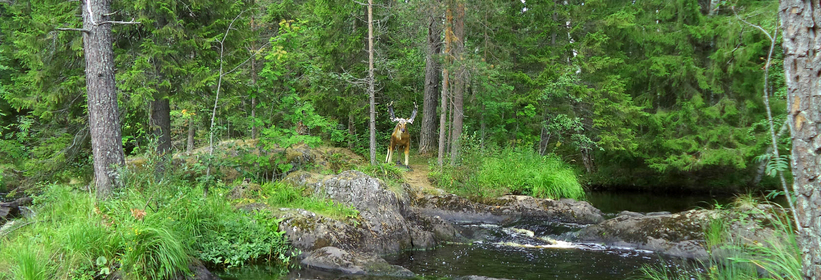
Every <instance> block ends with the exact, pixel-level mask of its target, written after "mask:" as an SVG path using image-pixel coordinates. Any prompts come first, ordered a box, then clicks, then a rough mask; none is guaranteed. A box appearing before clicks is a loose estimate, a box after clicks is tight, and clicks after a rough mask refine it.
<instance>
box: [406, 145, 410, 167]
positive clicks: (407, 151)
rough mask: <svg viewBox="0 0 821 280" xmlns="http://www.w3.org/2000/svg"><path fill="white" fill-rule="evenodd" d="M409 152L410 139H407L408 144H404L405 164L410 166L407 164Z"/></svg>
mask: <svg viewBox="0 0 821 280" xmlns="http://www.w3.org/2000/svg"><path fill="white" fill-rule="evenodd" d="M409 152H410V141H408V144H407V145H405V166H410V165H408V153H409Z"/></svg>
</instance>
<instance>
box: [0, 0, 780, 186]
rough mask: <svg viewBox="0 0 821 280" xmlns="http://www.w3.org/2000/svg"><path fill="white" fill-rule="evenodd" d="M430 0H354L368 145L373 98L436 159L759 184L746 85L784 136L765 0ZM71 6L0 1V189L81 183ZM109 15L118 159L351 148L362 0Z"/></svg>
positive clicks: (79, 63)
mask: <svg viewBox="0 0 821 280" xmlns="http://www.w3.org/2000/svg"><path fill="white" fill-rule="evenodd" d="M440 2H441V1H406V2H393V1H385V2H384V3H379V2H378V1H377V3H375V4H374V5H375V6H374V7H375V8H374V9H373V13H374V15H373V18H374V31H373V32H374V35H373V36H374V45H373V48H374V57H373V59H374V63H373V65H374V84H375V88H374V95H375V104H376V110H375V113H376V118H375V127H376V129H375V133H376V139H378V141H376V143H375V145H376V150H377V151H379V152H380V154H381V153H384V152H385V151H386V150H387V145H388V141H387V139H388V138H389V135H390V133H391V132H392V127H393V124H392V123H391V122H390V119H389V117H388V112H387V107H386V106H387V104H388V103H390V102H394V104H396V106H395V107H396V110H397V115H398V116H399V117H405V118H407V117H408V116H409V115H410V111H411V109H412V106H413V104H414V103H416V104H418V105H419V108H420V109H419V117H418V118H417V121H416V123H414V124H413V125H412V126H411V130H412V131H413V132H414V133H413V136H412V137H413V139H412V140H413V141H411V143H412V144H411V145H412V146H413V150H414V151H418V152H419V153H420V154H434V155H435V154H437V153H438V152H439V149H438V147H439V145H440V143H439V136H438V135H439V134H440V133H441V132H440V131H442V132H444V133H446V134H448V135H447V137H445V142H443V143H444V146H445V149H444V150H442V151H443V152H444V153H445V154H446V155H445V158H446V159H448V160H449V162H452V163H454V164H458V162H459V160H460V158H459V156H458V155H459V149H460V148H459V147H460V145H459V144H460V143H458V142H460V141H467V142H476V143H478V144H479V145H482V146H484V145H495V146H501V147H507V146H521V147H527V148H530V149H532V150H533V151H535V152H537V153H539V154H542V155H545V154H555V155H558V156H559V157H561V159H562V160H563V161H565V162H568V163H570V164H571V165H573V166H574V167H575V168H576V169H577V170H578V171H579V174H580V176H581V178H583V181H584V183H585V184H586V185H587V186H590V187H595V188H608V189H612V188H615V189H624V188H638V189H647V190H659V189H664V190H667V189H673V190H687V191H693V190H699V191H708V192H709V191H716V192H732V191H739V190H749V189H758V188H767V186H770V187H772V186H773V185H774V184H775V182H776V181H774V180H773V181H768V180H769V178H768V177H767V176H762V175H763V173H764V172H763V171H764V168H761V167H762V166H763V164H762V161H756V158H757V157H759V156H762V155H768V154H771V150H772V149H771V148H768V147H771V145H769V144H768V143H769V142H768V141H769V134H768V133H769V127H768V125H767V114H766V110H765V104H764V99H763V95H762V92H764V91H765V90H766V91H767V92H768V93H769V94H770V95H771V96H770V106H771V107H772V110H773V118H774V122H775V127H776V131H779V130H780V134H779V135H781V136H782V137H781V138H780V140H779V141H780V142H779V143H780V145H781V146H780V149H783V150H782V154H783V153H784V152H788V149H789V148H788V146H789V135H788V133H786V134H785V133H784V130H785V129H779V128H781V127H782V124H783V123H784V120H785V116H784V112H785V105H784V104H785V99H786V97H785V94H786V93H785V92H786V91H785V87H784V78H783V76H784V75H783V72H782V71H769V72H766V71H765V69H764V68H765V66H766V65H772V67H773V68H776V69H780V68H779V67H780V66H781V65H782V62H781V61H782V58H781V57H782V56H783V51H781V49H780V43H777V44H775V45H774V48H775V49H774V50H773V52H772V55H770V54H769V52H770V46H771V42H770V37H771V36H773V35H775V37H776V40H778V39H777V38H778V30H777V29H776V27H777V19H778V17H777V14H776V11H777V5H778V3H777V2H776V1H750V2H744V1H741V2H738V3H730V2H727V3H725V2H718V1H632V2H631V1H583V2H579V3H570V2H568V3H560V2H555V1H525V3H522V2H518V1H475V2H474V1H466V2H464V3H461V2H460V3H459V4H458V5H457V6H454V8H450V7H449V6H447V7H446V6H445V4H443V3H440ZM79 7H80V5H79V3H76V2H62V1H57V2H50V1H45V2H36V1H11V2H5V3H3V4H2V6H0V9H2V10H0V12H2V17H3V20H2V22H3V23H2V34H1V35H0V36H2V37H0V38H1V39H2V53H1V54H2V56H0V59H1V60H0V65H2V68H0V71H2V76H0V85H2V96H3V98H2V100H0V108H2V120H3V122H2V128H3V131H2V133H3V134H2V135H3V136H2V139H0V141H2V142H0V147H2V149H0V151H2V154H3V156H2V157H0V158H2V163H0V170H2V171H3V172H2V174H3V177H2V178H3V179H2V182H4V184H5V185H11V186H16V185H19V184H30V183H31V182H38V181H42V180H46V179H47V180H48V181H67V180H70V178H83V179H84V180H88V179H89V178H90V172H89V170H90V169H89V166H90V165H89V164H90V158H89V157H90V145H89V139H90V138H89V129H88V123H87V118H86V116H87V108H86V107H87V104H86V103H85V102H84V95H85V92H86V91H85V90H84V85H85V75H84V60H83V52H82V47H83V44H82V35H81V34H80V32H77V31H65V30H60V28H63V29H65V28H77V27H79V26H81V24H82V18H81V17H80V16H79V15H80V10H79ZM111 10H112V11H117V14H116V15H115V16H113V18H114V19H117V20H123V21H129V20H132V21H134V22H139V23H140V24H128V25H114V26H113V27H112V32H113V34H114V35H113V38H112V40H113V41H114V42H113V44H114V45H113V46H114V48H113V50H114V53H115V58H114V61H113V63H114V68H115V69H116V90H117V96H118V105H119V109H120V112H119V116H120V119H121V123H122V125H121V128H122V137H123V140H122V142H123V147H124V148H125V151H126V154H127V155H134V154H137V153H139V151H141V150H142V149H146V147H149V146H151V144H150V143H152V141H156V142H155V145H157V146H159V147H160V149H164V150H171V149H173V150H174V151H187V150H191V149H193V148H195V147H201V146H204V145H207V144H208V143H209V141H221V140H226V139H240V138H261V139H264V141H279V140H281V139H280V138H287V137H289V136H290V134H289V133H290V132H289V131H293V129H294V127H295V126H296V124H297V123H298V122H300V121H301V122H302V123H303V124H304V125H306V126H307V127H308V128H309V129H310V130H311V132H312V133H311V134H312V135H320V136H322V141H325V142H326V143H328V144H329V145H335V146H344V147H349V148H350V149H352V150H353V151H355V152H356V153H358V154H361V155H366V156H367V155H368V148H369V138H368V136H369V133H368V132H369V126H368V125H369V123H368V121H369V102H368V101H369V100H368V92H367V91H368V86H367V84H368V81H367V80H368V49H367V32H368V28H367V11H366V9H365V6H363V5H362V3H357V2H354V1H272V2H269V3H266V2H254V1H250V2H249V1H236V2H221V3H211V2H199V1H194V2H190V3H189V2H180V1H170V2H165V1H147V2H134V3H133V5H132V4H131V3H127V4H126V3H121V2H118V1H114V2H113V3H112V7H111ZM446 13H447V16H446ZM446 17H447V18H446ZM446 26H447V28H446ZM451 26H452V27H451ZM445 29H447V30H445ZM443 34H448V35H447V36H445V35H443ZM451 34H452V35H451ZM768 61H769V64H767V63H768ZM443 73H447V75H446V76H447V77H448V81H443V80H444V79H443ZM765 74H766V75H767V77H765ZM765 78H766V79H765ZM765 81H766V84H765ZM443 84H445V85H446V87H447V88H446V90H447V93H448V94H447V95H446V99H445V101H444V102H441V96H442V87H443ZM218 94H219V96H218ZM441 104H446V107H447V108H444V109H441ZM453 112H457V114H453ZM443 113H444V114H445V118H446V119H445V122H444V124H445V128H444V129H441V130H440V115H441V114H443ZM454 134H455V135H456V136H455V137H454V136H453V135H454ZM212 135H213V139H212V137H211V136H212ZM158 136H159V137H158ZM266 138H267V139H266ZM214 139H216V140H214ZM454 140H459V141H454ZM454 144H456V145H454ZM450 155H453V156H450Z"/></svg>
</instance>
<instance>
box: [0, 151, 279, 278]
mask: <svg viewBox="0 0 821 280" xmlns="http://www.w3.org/2000/svg"><path fill="white" fill-rule="evenodd" d="M181 177H182V176H179V175H178V174H173V173H169V174H157V173H155V171H154V169H153V166H151V167H146V168H145V169H125V170H122V171H121V178H123V182H124V188H122V189H120V190H118V191H116V192H115V193H114V197H113V198H112V199H109V200H106V201H97V200H96V198H95V197H94V195H93V194H92V193H89V192H82V191H80V190H76V189H72V187H71V186H66V185H47V186H45V187H43V189H42V190H41V192H42V194H40V195H37V196H35V197H34V205H33V206H32V209H33V210H34V212H35V213H36V215H35V216H34V217H31V218H27V219H24V220H22V221H20V223H21V224H23V225H25V226H23V227H20V228H18V229H16V230H14V231H11V232H8V233H7V234H4V235H3V236H0V243H2V246H0V279H91V278H96V279H100V278H106V275H107V274H109V273H115V272H116V273H118V275H119V276H121V277H123V278H124V279H172V278H174V277H176V276H177V275H179V274H187V273H189V271H188V265H189V263H190V262H191V261H192V260H193V259H195V258H199V259H202V260H203V261H205V262H206V263H208V264H210V265H212V266H240V265H243V264H246V263H252V262H257V261H269V260H270V261H273V262H275V263H282V264H287V263H288V262H290V257H291V247H290V246H288V244H287V240H286V238H285V237H284V236H283V234H282V232H281V231H280V230H279V228H278V226H277V223H278V220H277V219H275V218H274V217H273V216H271V215H270V213H247V212H245V211H242V210H237V209H235V208H234V207H233V206H232V205H231V204H230V202H229V201H227V200H226V199H225V198H224V196H222V194H224V193H226V192H227V188H226V187H223V188H217V190H216V191H214V192H213V193H212V195H210V196H209V197H207V198H205V197H203V195H202V194H203V189H202V188H201V187H191V185H192V184H191V183H190V182H188V181H185V180H182V179H180V178H181ZM228 224H230V230H226V228H227V227H226V225H228ZM217 236H220V237H221V238H222V239H220V240H222V241H227V242H219V243H215V242H208V241H211V240H213V239H215V237H217ZM205 252H210V254H206V253H205ZM225 260H230V261H225Z"/></svg>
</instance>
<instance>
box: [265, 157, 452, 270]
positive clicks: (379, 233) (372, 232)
mask: <svg viewBox="0 0 821 280" xmlns="http://www.w3.org/2000/svg"><path fill="white" fill-rule="evenodd" d="M286 181H288V182H291V183H294V184H297V185H302V186H305V187H307V188H308V189H309V190H311V191H312V192H313V193H314V195H316V196H320V197H326V198H329V199H331V200H333V201H335V202H337V203H343V204H346V205H351V206H353V207H354V208H356V209H357V210H358V211H359V218H358V219H356V220H353V221H338V220H333V219H330V218H327V217H322V216H320V215H316V214H314V213H311V212H309V211H305V210H294V209H280V211H281V213H277V215H279V216H280V218H282V219H283V221H282V222H281V223H280V226H281V228H282V229H283V230H284V231H285V234H286V235H287V236H288V238H289V240H291V242H292V244H293V245H294V246H295V247H297V248H299V249H301V250H303V251H306V252H308V251H312V250H316V249H319V248H322V247H326V246H334V247H338V248H341V249H344V250H348V251H357V252H370V253H376V254H390V253H396V252H399V251H401V250H404V249H411V248H428V247H433V246H435V245H436V244H437V242H439V241H443V240H450V239H452V238H454V237H455V235H456V230H455V229H453V227H452V226H451V225H450V224H448V223H447V222H445V221H443V220H442V219H440V218H437V217H429V216H425V215H421V214H419V213H417V212H414V211H413V209H409V208H408V207H407V204H408V202H407V198H405V197H404V196H400V195H398V194H397V193H394V192H393V191H391V190H389V189H388V188H387V186H386V185H385V183H384V182H382V180H380V179H377V178H373V177H370V176H368V175H366V174H364V173H362V172H359V171H345V172H342V173H340V174H338V175H335V176H328V177H326V178H320V176H318V175H310V174H307V173H294V174H292V175H290V176H289V177H288V178H286Z"/></svg>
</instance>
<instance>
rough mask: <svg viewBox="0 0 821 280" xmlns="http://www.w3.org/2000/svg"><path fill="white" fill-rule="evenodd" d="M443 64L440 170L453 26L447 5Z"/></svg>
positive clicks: (443, 148)
mask: <svg viewBox="0 0 821 280" xmlns="http://www.w3.org/2000/svg"><path fill="white" fill-rule="evenodd" d="M445 18H446V23H445V51H444V52H443V53H444V54H445V63H444V65H442V96H441V98H440V100H441V103H442V104H441V106H442V110H441V111H442V112H441V115H439V158H438V161H439V167H440V168H441V167H442V166H443V165H444V159H445V138H446V137H447V135H448V133H447V126H448V87H449V84H448V82H449V81H448V79H449V78H450V77H448V66H449V65H450V63H449V62H450V61H451V57H450V48H451V46H450V45H451V42H453V31H452V29H451V27H452V25H453V12H452V10H451V7H450V4H448V5H447V10H446V12H445Z"/></svg>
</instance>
